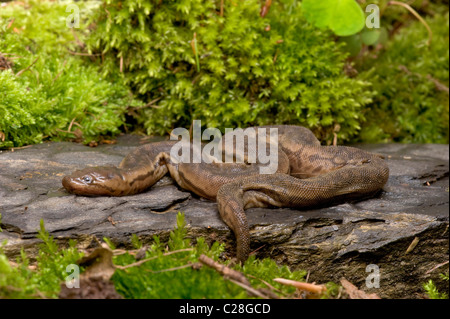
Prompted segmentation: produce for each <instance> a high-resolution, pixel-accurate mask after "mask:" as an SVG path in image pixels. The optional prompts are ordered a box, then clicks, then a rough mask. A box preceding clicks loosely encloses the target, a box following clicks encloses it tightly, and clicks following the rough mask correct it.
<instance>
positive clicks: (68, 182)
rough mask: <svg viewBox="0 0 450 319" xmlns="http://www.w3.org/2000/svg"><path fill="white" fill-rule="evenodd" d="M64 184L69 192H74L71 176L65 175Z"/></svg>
mask: <svg viewBox="0 0 450 319" xmlns="http://www.w3.org/2000/svg"><path fill="white" fill-rule="evenodd" d="M62 185H63V187H64V188H65V189H66V190H67V191H68V192H69V193H73V190H74V188H73V187H72V179H71V178H70V176H64V178H63V179H62Z"/></svg>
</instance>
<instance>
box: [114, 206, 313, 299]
mask: <svg viewBox="0 0 450 319" xmlns="http://www.w3.org/2000/svg"><path fill="white" fill-rule="evenodd" d="M186 233H187V228H186V223H185V220H184V215H183V214H180V213H179V214H178V215H177V227H176V228H175V229H174V230H173V231H172V232H171V233H170V239H169V241H168V243H167V245H164V244H162V243H161V242H160V239H159V237H158V236H155V237H154V243H153V245H152V246H151V247H150V248H149V249H148V250H147V251H146V253H145V257H144V259H142V260H141V261H137V260H136V259H135V257H134V256H133V255H131V254H129V253H127V254H122V255H120V256H116V257H114V263H115V264H116V265H121V266H122V267H124V268H125V269H118V270H116V272H115V274H114V275H113V277H112V281H113V282H114V285H115V287H116V289H117V291H118V292H119V293H120V294H122V295H123V296H124V297H125V298H133V299H135V298H136V299H140V298H187V299H191V298H193V299H198V298H213V299H214V298H248V297H249V295H248V294H247V292H246V290H244V289H243V288H241V287H240V286H238V285H236V284H235V283H232V282H231V281H228V280H224V278H223V277H222V276H221V275H220V274H219V273H218V272H217V271H215V270H214V269H211V268H208V267H205V266H202V267H201V268H198V267H196V266H193V265H196V264H198V259H199V257H200V256H201V255H202V254H203V255H206V256H208V257H209V258H211V259H213V260H216V261H217V260H218V259H219V257H220V255H221V253H222V252H223V250H224V245H223V244H219V243H217V242H215V243H214V244H213V245H212V246H211V247H208V245H207V244H206V243H205V240H204V238H198V239H197V241H196V243H195V245H192V244H191V242H190V240H189V239H186V238H185V237H186ZM132 242H133V244H134V245H135V248H136V249H139V248H141V247H142V243H140V241H139V240H138V239H137V237H133V240H132ZM142 261H145V262H142ZM133 264H137V265H136V266H133V267H129V268H128V267H127V265H133ZM232 268H234V269H236V270H239V271H241V272H242V273H243V274H244V275H245V276H247V277H248V279H249V280H250V283H251V284H252V287H255V288H267V286H266V285H265V284H264V282H270V283H271V285H273V286H274V287H275V288H277V289H278V290H279V291H280V293H281V294H283V295H286V296H288V295H291V294H293V293H294V291H295V289H294V288H293V287H287V286H283V285H281V284H278V283H276V282H273V281H272V279H274V278H276V277H283V278H288V279H293V280H303V278H304V276H305V274H306V273H305V272H299V271H294V272H291V271H290V270H289V269H288V268H287V267H285V266H284V267H280V266H277V265H276V263H275V262H274V261H273V260H270V259H264V260H255V258H254V257H250V258H249V259H248V260H247V261H246V262H245V264H244V265H243V266H234V267H232Z"/></svg>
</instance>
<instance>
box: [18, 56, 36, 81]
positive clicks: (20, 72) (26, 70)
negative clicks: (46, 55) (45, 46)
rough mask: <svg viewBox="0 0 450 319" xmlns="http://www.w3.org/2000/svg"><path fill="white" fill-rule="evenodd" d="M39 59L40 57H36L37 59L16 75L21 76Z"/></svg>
mask: <svg viewBox="0 0 450 319" xmlns="http://www.w3.org/2000/svg"><path fill="white" fill-rule="evenodd" d="M37 60H39V57H37V58H36V60H34V61H33V62H32V63H31V64H30V65H29V66H27V67H26V68H25V69H23V70H20V71H19V72H17V74H16V76H17V77H19V76H20V75H21V74H22V73H23V72H25V71H27V70H29V69H30V68H31V67H32V66H33V65H34V64H35V63H36V62H37Z"/></svg>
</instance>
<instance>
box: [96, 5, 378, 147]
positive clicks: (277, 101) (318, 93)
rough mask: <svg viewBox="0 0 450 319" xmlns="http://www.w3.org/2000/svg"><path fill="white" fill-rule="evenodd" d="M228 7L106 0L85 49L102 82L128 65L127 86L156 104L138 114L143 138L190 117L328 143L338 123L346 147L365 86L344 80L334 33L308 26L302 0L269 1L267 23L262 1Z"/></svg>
mask: <svg viewBox="0 0 450 319" xmlns="http://www.w3.org/2000/svg"><path fill="white" fill-rule="evenodd" d="M223 3H224V7H223V10H221V7H220V5H221V1H201V0H195V1H164V2H160V1H156V0H141V1H131V0H130V1H105V2H104V4H103V6H102V7H101V8H100V9H99V10H98V12H97V14H96V18H95V21H97V23H96V29H95V32H93V33H92V36H91V37H90V39H89V41H88V46H89V48H90V50H92V52H96V53H101V54H102V56H103V58H102V61H103V63H102V68H103V70H104V74H105V75H108V74H116V73H118V69H119V68H120V65H121V63H122V71H123V73H124V78H125V81H126V83H127V84H128V85H129V86H130V87H131V88H132V89H133V90H134V92H137V93H138V94H140V97H142V98H143V99H145V100H146V101H148V102H150V101H154V103H153V104H152V105H151V106H148V107H147V108H144V109H140V110H139V111H138V115H137V116H136V119H137V121H138V123H139V124H141V125H143V126H144V128H145V129H146V132H147V133H159V134H165V133H167V132H168V131H170V130H171V129H172V128H173V127H176V126H184V127H189V126H190V124H191V121H192V120H194V119H196V120H202V123H203V125H204V126H209V127H217V128H219V129H224V128H225V127H244V126H248V125H260V124H281V123H288V124H299V125H304V126H306V127H309V128H311V129H313V130H314V131H315V132H316V133H317V134H318V135H319V137H321V138H324V139H331V138H332V136H333V131H334V129H335V128H336V127H337V126H340V127H341V129H340V132H339V136H340V138H342V139H343V140H347V139H349V138H350V137H351V136H353V135H354V134H356V133H357V132H358V130H359V128H360V123H361V121H362V117H361V110H362V108H363V107H364V105H366V104H367V103H368V102H370V101H371V91H370V88H369V84H368V83H367V82H364V81H360V80H356V79H350V78H348V77H347V76H346V75H345V74H344V72H343V65H344V60H345V57H346V55H345V54H344V53H342V52H341V51H340V50H339V48H338V46H337V45H336V43H335V42H334V41H333V40H332V38H331V37H330V33H329V32H326V31H320V30H317V29H316V28H314V27H313V26H311V25H309V24H308V23H307V22H306V21H305V20H304V18H303V15H302V12H301V8H300V6H299V5H298V3H297V2H296V1H291V0H284V1H279V2H278V1H277V2H276V3H273V4H272V6H271V8H270V11H269V13H268V14H267V15H266V16H265V17H264V18H261V17H260V15H259V12H260V1H256V0H249V1H238V2H233V1H225V2H223ZM221 12H223V15H222V14H221ZM194 37H195V40H196V48H197V49H196V50H193V48H192V46H191V43H192V41H193V40H194ZM194 51H195V52H194ZM121 61H122V62H121ZM197 61H198V63H197Z"/></svg>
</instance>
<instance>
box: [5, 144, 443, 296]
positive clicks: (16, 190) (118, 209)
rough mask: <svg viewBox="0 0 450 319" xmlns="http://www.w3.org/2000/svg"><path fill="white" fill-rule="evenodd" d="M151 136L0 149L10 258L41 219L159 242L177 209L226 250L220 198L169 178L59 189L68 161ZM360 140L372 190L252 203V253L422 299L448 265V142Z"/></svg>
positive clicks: (106, 158)
mask: <svg viewBox="0 0 450 319" xmlns="http://www.w3.org/2000/svg"><path fill="white" fill-rule="evenodd" d="M151 141H153V140H143V139H141V138H139V137H137V136H122V137H120V138H119V139H118V143H117V144H112V145H100V146H98V147H96V148H90V147H87V146H83V145H80V144H75V143H45V144H40V145H34V146H31V147H28V148H24V149H20V150H15V151H14V152H11V151H3V152H1V153H0V214H1V215H2V218H1V228H2V229H3V232H1V233H0V240H1V241H2V240H3V239H7V244H6V245H5V246H4V247H3V250H4V251H5V252H6V253H7V254H8V255H10V256H14V255H17V254H18V253H19V252H20V249H21V247H23V248H24V249H25V250H26V251H27V252H28V253H29V254H30V255H33V254H34V253H35V252H36V249H37V247H36V243H38V242H39V240H38V239H36V235H37V232H38V230H39V223H40V220H41V219H43V220H44V223H45V228H46V229H47V230H48V231H49V232H50V234H51V235H53V236H54V237H55V238H57V239H58V240H59V242H61V243H65V242H67V241H68V239H76V240H77V242H78V244H79V246H80V247H90V246H95V245H96V240H95V237H97V238H99V239H101V238H102V237H104V236H106V237H109V238H110V239H111V240H112V241H113V242H114V243H116V244H117V245H119V246H120V245H123V246H129V245H130V235H131V234H136V235H138V236H140V238H141V239H142V241H144V242H150V241H151V240H152V237H153V235H159V236H161V238H162V240H164V239H166V238H167V237H168V234H169V232H170V230H172V229H173V227H174V226H175V224H176V213H177V212H178V211H181V212H184V214H185V216H186V221H187V223H188V230H189V233H188V234H189V236H191V237H192V238H196V237H198V236H203V237H205V238H206V239H207V240H208V241H209V242H212V241H216V240H218V241H221V242H225V243H226V247H227V254H228V255H229V256H233V254H234V249H235V242H234V236H233V235H232V233H231V232H230V230H229V229H228V227H227V226H226V225H225V224H224V223H223V222H222V221H221V219H220V217H219V213H218V211H217V205H216V204H215V203H214V202H210V201H207V200H203V199H200V198H198V197H196V196H195V195H192V194H191V193H189V192H186V191H184V190H182V189H180V188H179V187H177V186H176V185H174V184H173V182H172V181H171V179H170V178H169V177H165V178H163V180H161V181H160V182H159V183H158V184H157V185H155V186H154V187H152V188H151V189H150V190H149V191H148V192H145V193H143V194H138V195H134V196H126V197H117V198H113V197H101V198H98V197H97V198H94V197H80V196H75V195H70V194H68V193H66V192H65V190H64V189H63V188H62V186H61V179H62V177H63V176H64V175H66V174H69V173H71V172H72V171H74V170H75V169H80V168H83V167H85V166H99V165H117V164H118V163H120V161H121V160H122V158H123V157H124V156H125V155H126V154H127V153H128V152H129V151H131V150H132V149H133V148H134V147H137V146H139V145H141V144H143V143H147V142H151ZM357 147H360V148H363V149H366V150H369V151H372V152H376V153H381V154H383V155H385V156H386V160H387V161H388V164H389V167H390V178H389V181H388V183H387V185H386V186H385V188H384V190H383V192H381V193H380V195H379V196H377V197H376V198H372V199H368V200H364V201H359V202H354V203H345V204H341V205H338V206H333V207H325V208H318V209H308V210H292V209H261V208H255V209H249V210H247V216H248V220H249V224H250V228H251V240H252V244H251V245H252V246H251V247H252V249H253V250H256V252H255V254H256V255H257V256H258V257H261V258H263V257H269V256H270V257H271V258H274V259H276V260H277V261H278V262H279V263H283V264H287V265H289V266H291V267H293V268H298V269H305V270H308V271H310V277H309V280H310V281H317V282H320V283H322V282H324V281H335V282H339V279H340V278H341V277H345V278H347V279H348V280H349V281H351V282H352V283H354V284H355V285H356V286H358V288H361V289H362V290H365V291H367V292H369V293H373V292H374V293H377V294H378V295H379V296H381V297H387V298H416V297H421V296H422V295H421V294H422V293H423V290H422V284H423V283H424V282H426V281H428V279H436V282H439V279H437V278H438V275H439V273H441V272H445V271H447V270H448V264H446V265H443V266H441V267H438V268H436V266H439V265H441V264H443V263H445V262H446V261H448V259H449V258H448V247H449V243H448V224H449V174H448V172H449V153H448V152H449V146H448V145H430V144H427V145H411V144H384V145H357ZM411 243H413V244H411ZM414 243H416V245H415V246H414ZM368 265H375V268H376V269H378V270H379V275H380V276H379V279H380V280H379V285H380V287H379V288H375V287H372V288H370V287H371V283H370V280H372V279H373V277H368V276H369V275H373V274H375V273H374V272H373V271H372V272H369V270H368V272H366V270H367V269H374V266H370V267H369V268H367V269H366V267H367V266H368ZM368 278H369V279H370V280H369V279H368ZM371 278H372V279H371ZM366 279H367V280H369V281H367V282H366ZM372 282H374V281H373V280H372ZM447 289H448V288H447Z"/></svg>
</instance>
